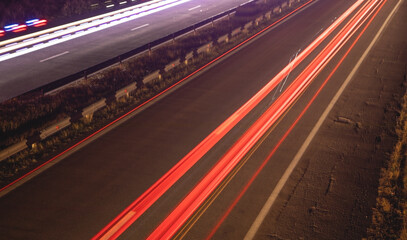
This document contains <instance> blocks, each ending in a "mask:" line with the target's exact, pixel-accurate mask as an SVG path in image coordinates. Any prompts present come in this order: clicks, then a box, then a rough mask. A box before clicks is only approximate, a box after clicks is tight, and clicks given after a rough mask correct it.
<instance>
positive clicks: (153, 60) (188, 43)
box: [0, 1, 294, 185]
mask: <svg viewBox="0 0 407 240" xmlns="http://www.w3.org/2000/svg"><path fill="white" fill-rule="evenodd" d="M280 2H281V1H262V3H261V4H248V5H245V6H244V7H241V8H239V9H238V11H237V12H236V14H235V15H234V16H233V17H230V18H225V19H223V20H220V21H218V22H215V23H214V24H213V25H211V24H210V25H208V26H206V27H204V28H202V29H198V30H196V31H195V32H194V33H190V34H188V35H186V36H183V37H180V38H178V39H176V40H175V41H172V42H169V43H167V44H165V45H162V46H160V47H158V48H156V49H154V50H152V51H151V52H147V53H145V54H142V55H138V56H137V57H134V58H131V59H129V60H126V61H123V62H122V63H121V64H120V65H118V66H114V67H110V68H108V69H106V70H103V71H101V72H99V73H97V74H94V75H92V76H90V77H88V78H87V79H83V80H81V81H79V82H77V83H75V84H71V85H70V86H67V87H64V88H62V89H60V90H58V91H56V92H54V93H52V94H46V95H44V94H43V93H42V92H34V93H30V94H26V95H22V96H19V97H16V98H13V99H10V100H8V101H5V102H3V103H1V104H0V151H1V150H2V149H6V148H7V147H9V146H11V145H13V144H15V143H18V142H20V141H22V140H23V139H27V140H28V142H27V144H28V146H29V148H27V149H25V150H23V151H21V152H19V153H18V154H15V155H13V156H11V157H9V158H7V159H5V160H4V161H0V185H5V184H7V183H8V182H10V181H12V179H14V178H16V177H18V176H20V175H21V174H23V173H24V172H26V171H27V170H28V169H32V168H33V167H35V166H38V165H39V164H41V163H43V162H44V161H46V160H48V159H50V158H51V157H52V156H55V155H56V154H58V153H59V152H61V151H63V150H64V149H66V148H67V147H69V146H71V145H72V144H74V143H76V142H78V141H79V140H81V139H83V138H84V137H86V136H87V135H89V134H91V133H92V132H94V131H96V130H97V129H99V128H100V127H102V126H104V125H105V124H107V123H108V122H110V121H112V120H113V119H115V118H117V117H119V116H121V115H122V114H124V113H126V112H127V111H129V110H130V109H133V108H134V107H136V106H137V105H139V104H141V103H143V102H145V101H147V100H148V99H150V98H151V97H153V96H154V95H156V94H157V93H159V92H161V91H163V90H165V89H166V88H168V87H169V86H171V85H172V84H174V83H175V82H177V81H179V80H180V79H182V78H184V77H185V76H187V75H189V74H190V73H192V72H193V71H195V70H197V69H198V68H200V67H201V66H203V65H205V64H206V63H208V62H209V61H211V60H212V59H214V58H216V57H218V56H219V55H221V54H222V53H224V52H226V51H228V50H229V49H231V48H232V47H234V46H236V45H237V44H238V43H240V42H241V41H243V40H244V39H246V38H247V37H248V36H250V35H252V34H254V33H256V32H258V31H260V30H262V29H264V27H266V26H268V25H269V24H270V23H272V22H274V21H276V20H277V19H278V18H279V17H280V16H281V15H279V14H274V15H271V18H263V20H262V21H261V22H259V23H258V24H253V25H252V26H251V27H250V29H248V31H242V32H241V33H240V34H238V35H236V36H234V37H232V36H231V32H232V30H234V29H236V28H243V26H244V25H245V24H246V23H247V22H248V21H254V20H255V19H257V18H258V17H259V16H264V14H265V13H266V12H269V11H270V10H271V9H273V8H274V7H276V6H278V4H280ZM293 7H294V6H293ZM289 10H290V9H289V8H286V9H285V10H283V11H282V12H281V14H285V13H287V11H289ZM225 34H228V35H229V40H228V41H224V42H222V43H218V42H217V39H218V38H219V37H221V36H224V35H225ZM208 43H212V44H213V46H212V47H211V49H210V51H205V52H203V53H201V54H198V53H197V48H199V47H201V46H202V45H204V44H208ZM191 51H193V52H194V57H193V58H192V59H191V60H190V61H188V63H185V58H186V55H187V54H188V53H190V52H191ZM177 59H180V60H181V62H182V64H180V65H178V66H177V67H175V68H173V69H171V70H170V71H168V72H165V71H164V69H165V66H166V65H167V64H169V63H170V62H172V61H174V60H177ZM157 70H159V71H160V74H161V76H162V77H161V78H160V79H158V80H156V81H153V82H150V83H148V84H144V83H143V78H144V77H145V76H146V75H148V74H150V73H153V72H155V71H157ZM134 82H136V83H137V90H136V91H134V92H132V93H131V94H130V96H128V97H125V98H122V99H120V100H119V101H116V99H115V94H116V91H117V90H119V89H122V88H123V87H125V86H127V85H129V84H130V83H134ZM102 98H106V99H107V101H106V102H107V107H105V108H104V109H102V110H100V111H98V112H96V113H95V114H94V115H93V117H92V119H91V120H89V119H85V118H83V117H82V109H83V108H85V107H87V106H89V105H90V104H92V103H94V102H96V101H98V100H100V99H102ZM66 117H70V118H71V123H72V124H71V125H70V126H69V127H67V128H66V129H63V130H61V131H59V132H58V133H56V134H54V135H53V136H50V137H48V138H46V139H44V140H42V141H40V138H39V136H40V132H41V130H43V129H45V128H46V127H48V126H50V125H52V124H54V123H56V122H58V121H59V120H61V119H63V118H66Z"/></svg>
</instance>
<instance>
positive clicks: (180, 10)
mask: <svg viewBox="0 0 407 240" xmlns="http://www.w3.org/2000/svg"><path fill="white" fill-rule="evenodd" d="M245 2H247V0H223V1H216V0H190V1H188V2H186V3H182V4H180V5H177V6H175V7H171V8H169V9H165V10H162V11H160V12H157V13H153V14H150V15H147V16H144V17H141V18H139V19H135V20H132V21H129V22H126V23H122V24H119V25H117V26H115V27H112V28H108V29H105V30H102V31H98V32H95V33H92V34H89V35H86V36H82V37H79V38H76V39H73V40H70V41H67V42H64V43H60V44H58V45H54V46H51V47H48V48H45V49H42V50H38V51H35V52H32V53H29V54H25V55H22V56H19V57H16V58H13V59H9V60H6V61H3V62H1V63H0V76H1V77H0V101H4V100H7V99H9V98H12V97H15V96H18V95H20V94H22V93H25V92H27V91H30V90H32V89H35V88H37V87H40V86H42V85H45V84H47V83H50V82H53V81H55V80H58V79H60V78H63V77H66V76H68V75H70V74H73V73H76V72H79V71H81V70H83V69H86V68H88V67H91V66H94V65H96V64H98V63H101V62H103V61H105V60H107V59H110V58H113V57H115V56H118V55H120V54H123V53H125V52H128V51H130V50H133V49H135V48H137V47H139V46H143V45H145V44H147V43H149V42H152V41H154V40H156V39H159V38H161V37H164V36H167V35H169V34H171V33H174V32H176V31H178V30H181V29H183V28H186V27H188V26H191V25H193V24H195V23H198V22H200V21H202V20H205V19H207V18H210V17H212V16H215V15H217V14H219V13H221V12H224V11H226V10H229V9H231V8H234V7H236V6H239V5H240V4H242V3H245ZM147 24H148V25H147ZM139 27H140V28H139ZM56 56H58V57H56ZM47 59H49V60H47Z"/></svg>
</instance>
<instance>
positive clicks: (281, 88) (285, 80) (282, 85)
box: [280, 48, 301, 92]
mask: <svg viewBox="0 0 407 240" xmlns="http://www.w3.org/2000/svg"><path fill="white" fill-rule="evenodd" d="M300 51H301V48H300V49H298V51H297V53H296V54H295V56H294V60H295V59H296V58H297V56H298V53H300ZM290 61H291V60H290ZM292 70H293V65H291V67H290V70H289V71H288V74H287V76H286V77H285V79H284V81H283V84H281V87H280V92H281V91H282V90H283V87H284V85H285V83H286V82H287V79H288V77H289V76H290V73H291V71H292Z"/></svg>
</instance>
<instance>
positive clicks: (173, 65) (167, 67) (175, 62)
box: [164, 59, 181, 72]
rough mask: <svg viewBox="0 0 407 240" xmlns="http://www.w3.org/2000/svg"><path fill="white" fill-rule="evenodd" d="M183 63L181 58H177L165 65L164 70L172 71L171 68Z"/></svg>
mask: <svg viewBox="0 0 407 240" xmlns="http://www.w3.org/2000/svg"><path fill="white" fill-rule="evenodd" d="M180 64H181V60H180V59H177V60H175V61H172V62H170V63H169V64H167V66H165V68H164V70H165V71H166V72H168V71H170V70H171V69H173V68H175V67H176V66H178V65H180Z"/></svg>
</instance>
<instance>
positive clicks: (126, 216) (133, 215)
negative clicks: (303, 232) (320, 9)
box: [93, 1, 362, 239]
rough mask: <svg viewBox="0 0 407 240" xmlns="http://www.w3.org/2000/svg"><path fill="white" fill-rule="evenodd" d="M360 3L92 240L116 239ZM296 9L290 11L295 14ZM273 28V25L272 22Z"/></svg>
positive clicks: (356, 4) (353, 7)
mask: <svg viewBox="0 0 407 240" xmlns="http://www.w3.org/2000/svg"><path fill="white" fill-rule="evenodd" d="M308 3H309V2H308ZM308 3H306V4H308ZM361 3H362V1H357V2H356V3H355V4H354V5H353V6H352V7H351V8H350V9H348V10H347V11H346V12H345V13H344V14H343V15H342V16H340V17H339V18H338V19H337V20H336V21H335V22H334V23H332V25H331V26H330V27H329V28H328V29H327V30H325V31H324V32H323V33H322V34H321V35H320V36H318V37H317V39H315V40H314V42H313V43H311V44H310V45H309V46H308V47H307V48H306V49H305V50H304V51H303V52H301V53H300V54H299V55H298V57H297V58H296V59H295V60H293V61H292V62H291V63H290V64H289V65H287V66H286V67H285V68H284V69H283V70H282V71H281V72H280V73H279V74H277V75H276V76H275V77H274V78H273V79H272V80H271V81H270V82H269V83H268V84H267V85H266V86H265V87H263V88H262V89H261V90H260V91H259V92H258V93H257V94H256V95H255V96H253V97H252V98H251V99H250V100H249V101H248V102H246V103H245V104H244V105H243V106H242V107H241V108H239V109H238V110H237V111H236V112H235V113H234V114H232V115H231V116H230V117H229V118H228V119H227V120H226V121H225V122H223V123H222V124H221V125H220V126H219V127H217V128H216V129H215V130H214V131H213V132H212V133H211V134H210V135H209V136H208V137H206V138H205V139H204V140H203V141H202V142H201V143H200V144H198V145H197V146H196V147H195V148H194V149H193V150H192V151H191V152H189V153H188V154H187V155H186V156H185V157H184V158H183V159H181V161H179V162H178V163H177V164H176V165H175V166H174V167H173V168H172V169H171V170H170V171H168V172H167V173H166V174H165V175H164V176H163V177H161V178H160V179H159V180H158V181H157V182H156V183H155V184H154V185H153V186H152V187H150V188H149V189H148V190H147V191H146V192H145V193H143V194H142V195H141V196H140V197H139V198H138V199H136V201H134V202H133V203H132V204H131V205H130V206H129V207H127V208H126V209H125V210H124V211H123V212H122V213H121V214H119V215H118V216H117V217H116V218H115V219H114V220H113V221H111V222H110V223H109V224H108V225H107V226H106V227H105V228H103V229H102V230H101V231H100V232H99V233H98V234H97V235H96V236H95V237H94V238H93V239H116V238H117V237H118V236H120V234H121V233H123V232H124V231H125V230H126V229H127V228H128V227H129V226H130V225H131V224H132V223H133V222H134V221H136V220H137V219H138V218H139V217H140V216H141V215H142V214H143V213H144V212H145V211H146V210H147V209H148V208H149V207H150V206H151V205H152V204H153V203H154V202H155V201H157V200H158V199H159V198H160V197H161V196H162V195H163V194H164V193H165V192H166V191H167V190H168V189H169V188H170V187H171V186H172V185H173V184H174V183H175V182H176V181H178V179H180V178H181V177H182V176H183V175H184V174H185V173H186V172H187V171H188V170H189V169H190V168H191V167H192V166H193V165H194V164H195V163H196V162H197V161H199V159H200V158H201V157H202V156H203V155H204V154H206V153H207V152H208V151H209V150H210V149H211V148H212V147H213V146H214V145H215V144H216V143H217V142H218V141H219V140H220V139H222V138H223V137H224V136H225V135H226V134H227V133H228V132H229V131H230V130H231V129H232V128H233V127H234V126H235V125H236V124H237V123H238V122H239V121H240V120H241V119H243V117H245V116H246V115H247V114H248V113H249V112H250V111H251V110H252V109H253V108H254V107H255V106H257V105H258V103H260V102H261V101H262V100H263V99H264V98H265V97H266V96H267V95H268V94H269V93H270V92H271V91H272V90H273V89H274V88H275V87H276V86H277V85H278V84H279V83H280V82H281V81H282V80H283V79H284V78H285V77H286V76H287V74H288V73H289V72H290V70H292V69H293V68H295V67H296V66H298V64H300V63H301V61H303V60H304V59H305V58H306V57H307V56H308V55H309V54H310V53H311V52H312V51H313V50H314V49H315V48H316V47H318V46H319V44H321V43H322V42H323V41H324V40H325V39H326V38H327V37H328V36H329V34H331V33H332V32H333V31H334V30H335V29H336V28H337V27H338V26H339V25H340V24H341V23H342V22H343V21H344V20H345V19H346V18H347V17H348V16H349V15H350V14H351V13H352V12H353V11H354V10H355V9H356V8H357V7H358V6H359V5H360V4H361ZM306 4H304V5H303V6H305V5H306ZM303 6H301V7H303ZM301 7H300V8H301ZM300 8H298V9H300ZM298 9H296V10H294V11H298ZM294 11H293V12H294ZM291 14H292V13H291ZM286 17H287V16H286ZM286 17H284V18H286ZM280 21H281V20H280ZM273 25H275V23H274V24H273ZM252 38H254V36H253V37H251V38H249V40H250V39H252ZM246 41H247V40H246Z"/></svg>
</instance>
